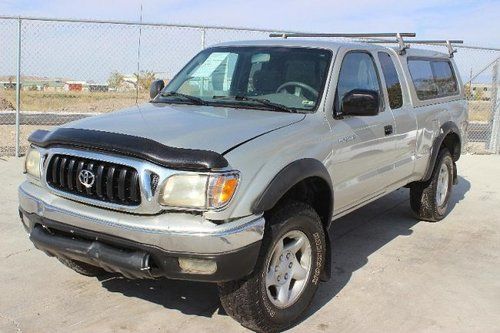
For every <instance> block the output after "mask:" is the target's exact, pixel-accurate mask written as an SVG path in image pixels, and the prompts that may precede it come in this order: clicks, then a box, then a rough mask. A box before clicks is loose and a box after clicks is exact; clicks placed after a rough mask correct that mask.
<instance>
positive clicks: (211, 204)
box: [159, 172, 239, 209]
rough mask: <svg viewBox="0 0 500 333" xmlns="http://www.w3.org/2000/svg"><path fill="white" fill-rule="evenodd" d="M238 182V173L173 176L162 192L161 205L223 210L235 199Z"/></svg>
mask: <svg viewBox="0 0 500 333" xmlns="http://www.w3.org/2000/svg"><path fill="white" fill-rule="evenodd" d="M238 181H239V176H238V173H234V172H233V173H221V174H206V175H201V174H178V175H173V176H171V177H169V178H168V179H167V181H166V182H165V184H164V185H163V187H162V188H161V190H160V199H159V200H160V204H161V205H164V206H171V207H177V208H194V209H218V208H222V207H224V206H225V205H227V204H228V203H229V201H230V200H231V198H232V197H233V195H234V193H235V191H236V188H237V187H238Z"/></svg>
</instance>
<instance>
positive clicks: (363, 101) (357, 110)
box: [342, 89, 379, 116]
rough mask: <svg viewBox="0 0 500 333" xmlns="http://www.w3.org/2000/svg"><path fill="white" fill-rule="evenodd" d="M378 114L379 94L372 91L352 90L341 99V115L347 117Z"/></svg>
mask: <svg viewBox="0 0 500 333" xmlns="http://www.w3.org/2000/svg"><path fill="white" fill-rule="evenodd" d="M378 112H379V94H378V92H376V91H374V90H364V89H354V90H351V91H349V92H348V93H347V94H345V95H344V98H342V114H343V115H346V116H347V115H349V116H376V115H377V114H378Z"/></svg>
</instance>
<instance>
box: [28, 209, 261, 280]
mask: <svg viewBox="0 0 500 333" xmlns="http://www.w3.org/2000/svg"><path fill="white" fill-rule="evenodd" d="M20 215H21V219H22V220H23V224H24V226H25V228H26V229H27V231H28V232H29V233H30V239H31V241H32V242H33V244H34V245H35V247H36V248H37V249H39V250H42V251H43V252H45V253H46V254H47V255H49V256H58V257H63V258H68V259H73V260H78V261H82V262H85V263H88V264H90V265H94V266H98V267H101V268H103V269H105V270H106V271H109V272H114V273H120V274H122V275H124V276H125V277H128V278H157V277H166V278H171V279H179V280H191V281H205V282H224V281H233V280H238V279H240V278H242V277H244V276H247V275H248V274H250V273H251V272H252V271H253V269H254V267H255V264H256V262H257V257H258V255H259V251H260V245H261V242H260V241H259V242H255V243H253V244H250V245H248V246H246V247H243V248H241V249H238V250H237V251H232V252H224V253H218V254H203V253H184V252H171V251H165V250H163V249H159V248H156V247H153V246H150V245H146V244H142V243H138V242H134V241H131V240H126V239H123V238H120V237H116V236H111V235H107V234H102V233H98V232H94V231H90V230H86V229H81V228H76V227H73V226H70V225H67V224H64V223H61V222H57V221H53V220H49V219H46V218H44V217H41V216H39V215H37V214H29V213H26V212H24V211H22V210H21V211H20ZM179 258H193V259H206V260H212V261H215V262H216V264H217V271H216V272H215V273H213V274H192V273H187V272H184V271H182V269H181V268H180V267H179V261H178V259H179Z"/></svg>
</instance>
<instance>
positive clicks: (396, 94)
mask: <svg viewBox="0 0 500 333" xmlns="http://www.w3.org/2000/svg"><path fill="white" fill-rule="evenodd" d="M378 59H379V61H380V65H381V66H382V73H383V74H384V79H385V83H386V85H387V95H388V96H389V105H390V106H391V109H393V110H394V109H399V108H400V107H401V106H403V93H402V91H401V83H400V82H399V77H398V72H397V71H396V67H395V66H394V62H393V61H392V59H391V56H390V55H389V53H386V52H379V54H378Z"/></svg>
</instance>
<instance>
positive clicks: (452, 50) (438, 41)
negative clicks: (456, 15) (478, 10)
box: [364, 39, 464, 58]
mask: <svg viewBox="0 0 500 333" xmlns="http://www.w3.org/2000/svg"><path fill="white" fill-rule="evenodd" d="M364 42H365V43H374V44H392V43H394V41H392V40H386V39H377V40H367V41H364ZM409 43H410V44H428V45H442V46H446V48H447V49H448V54H449V55H450V58H453V54H454V53H456V52H457V50H456V49H455V48H453V44H463V43H464V41H463V40H458V39H449V40H446V39H422V40H410V41H409ZM408 47H410V46H409V45H408Z"/></svg>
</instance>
